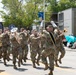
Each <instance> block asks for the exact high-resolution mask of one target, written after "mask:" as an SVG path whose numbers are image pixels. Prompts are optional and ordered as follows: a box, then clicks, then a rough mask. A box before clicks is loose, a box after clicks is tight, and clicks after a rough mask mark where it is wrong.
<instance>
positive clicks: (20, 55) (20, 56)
mask: <svg viewBox="0 0 76 75" xmlns="http://www.w3.org/2000/svg"><path fill="white" fill-rule="evenodd" d="M20 64H23V63H22V53H19V56H18V66H19V67H20Z"/></svg>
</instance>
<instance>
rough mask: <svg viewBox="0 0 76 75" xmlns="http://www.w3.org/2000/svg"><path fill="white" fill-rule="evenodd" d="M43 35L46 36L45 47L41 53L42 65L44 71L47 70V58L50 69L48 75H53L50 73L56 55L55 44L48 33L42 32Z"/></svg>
mask: <svg viewBox="0 0 76 75" xmlns="http://www.w3.org/2000/svg"><path fill="white" fill-rule="evenodd" d="M43 34H44V35H45V36H46V43H45V47H44V48H43V50H42V52H41V57H42V63H43V64H44V65H45V70H46V69H48V62H47V57H48V58H49V69H50V73H49V75H53V73H52V71H53V70H54V57H55V53H56V52H55V51H56V49H55V44H54V42H53V40H52V37H51V35H50V33H49V32H47V31H46V30H44V31H43ZM51 34H52V33H51ZM52 36H53V34H52ZM53 37H54V36H53Z"/></svg>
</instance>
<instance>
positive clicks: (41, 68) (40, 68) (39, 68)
mask: <svg viewBox="0 0 76 75" xmlns="http://www.w3.org/2000/svg"><path fill="white" fill-rule="evenodd" d="M36 69H38V70H44V68H43V67H36Z"/></svg>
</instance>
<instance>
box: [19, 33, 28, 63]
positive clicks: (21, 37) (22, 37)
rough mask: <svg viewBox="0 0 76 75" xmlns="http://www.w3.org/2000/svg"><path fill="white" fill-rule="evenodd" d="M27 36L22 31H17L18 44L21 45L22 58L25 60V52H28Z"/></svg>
mask: <svg viewBox="0 0 76 75" xmlns="http://www.w3.org/2000/svg"><path fill="white" fill-rule="evenodd" d="M27 40H28V38H27V36H26V35H25V34H24V32H20V33H19V44H20V46H21V47H22V53H23V54H22V55H23V60H24V61H25V62H26V59H27V54H28V44H27Z"/></svg>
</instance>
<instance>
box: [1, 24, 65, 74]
mask: <svg viewBox="0 0 76 75" xmlns="http://www.w3.org/2000/svg"><path fill="white" fill-rule="evenodd" d="M63 36H64V34H62V32H61V31H60V30H59V29H58V28H57V27H53V26H52V25H51V24H50V25H48V26H47V27H46V29H45V30H44V29H43V28H42V29H41V32H38V31H37V30H36V29H34V30H32V31H31V34H30V33H29V32H28V31H26V30H25V29H24V28H21V31H20V32H17V30H16V31H15V32H10V31H9V30H5V31H4V33H1V32H0V58H3V61H4V65H7V61H9V60H10V55H12V59H13V67H14V69H17V66H16V63H17V64H18V66H19V67H20V65H21V64H23V61H24V62H26V60H27V54H28V44H29V45H30V58H31V61H32V64H33V68H36V64H37V65H38V66H39V65H40V64H39V61H40V59H41V60H42V63H43V64H44V65H45V68H44V70H47V69H49V70H50V72H49V74H48V75H53V70H54V62H55V64H56V66H57V67H59V65H58V62H59V63H60V64H61V63H62V61H61V59H62V58H63V57H64V55H65V49H64V46H63V43H62V37H63ZM59 53H60V54H61V55H60V54H59ZM58 57H59V58H58ZM47 58H48V60H47ZM17 60H18V61H17Z"/></svg>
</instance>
